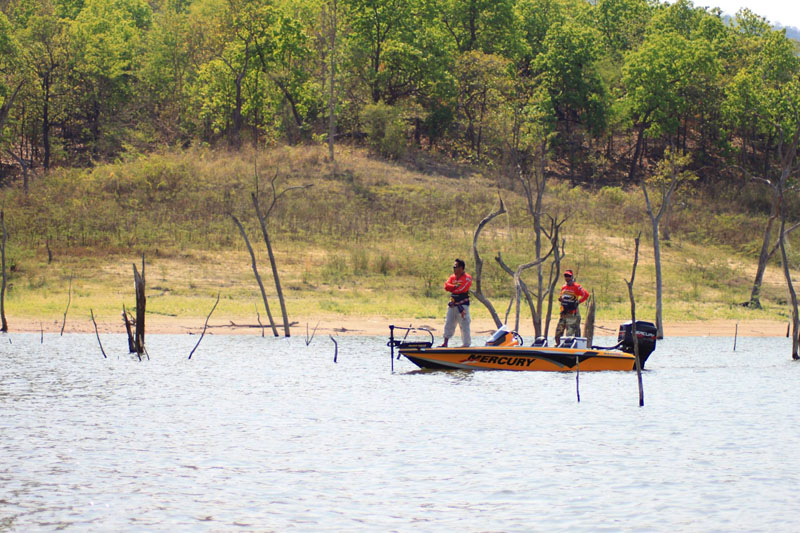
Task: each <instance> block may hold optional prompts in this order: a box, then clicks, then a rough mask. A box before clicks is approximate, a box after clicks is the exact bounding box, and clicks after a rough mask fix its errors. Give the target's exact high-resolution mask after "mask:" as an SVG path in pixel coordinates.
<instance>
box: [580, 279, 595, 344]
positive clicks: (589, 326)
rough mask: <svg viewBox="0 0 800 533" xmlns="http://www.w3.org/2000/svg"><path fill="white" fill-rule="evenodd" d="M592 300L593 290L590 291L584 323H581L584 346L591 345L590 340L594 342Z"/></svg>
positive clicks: (593, 306)
mask: <svg viewBox="0 0 800 533" xmlns="http://www.w3.org/2000/svg"><path fill="white" fill-rule="evenodd" d="M594 301H595V300H594V291H592V298H591V300H589V311H588V312H587V313H586V324H584V325H583V336H584V337H586V346H588V347H589V348H591V347H592V342H594V316H595V305H594Z"/></svg>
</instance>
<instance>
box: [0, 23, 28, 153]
mask: <svg viewBox="0 0 800 533" xmlns="http://www.w3.org/2000/svg"><path fill="white" fill-rule="evenodd" d="M20 59H21V50H20V47H19V43H18V41H17V39H16V36H15V35H14V30H13V27H12V26H11V23H9V21H8V18H7V17H6V15H5V13H3V12H2V11H0V139H2V136H3V130H4V129H5V126H6V122H7V121H8V116H9V113H10V112H11V107H12V106H13V105H14V100H15V99H16V98H17V96H18V95H19V92H20V90H21V89H22V86H23V85H24V84H25V81H26V80H25V75H24V70H23V65H22V63H21V61H20Z"/></svg>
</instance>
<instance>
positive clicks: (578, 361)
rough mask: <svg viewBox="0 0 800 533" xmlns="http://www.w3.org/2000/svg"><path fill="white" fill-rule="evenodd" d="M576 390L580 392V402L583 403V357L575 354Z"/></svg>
mask: <svg viewBox="0 0 800 533" xmlns="http://www.w3.org/2000/svg"><path fill="white" fill-rule="evenodd" d="M575 369H576V370H575V392H576V393H577V394H578V403H581V358H580V356H579V355H577V354H576V355H575Z"/></svg>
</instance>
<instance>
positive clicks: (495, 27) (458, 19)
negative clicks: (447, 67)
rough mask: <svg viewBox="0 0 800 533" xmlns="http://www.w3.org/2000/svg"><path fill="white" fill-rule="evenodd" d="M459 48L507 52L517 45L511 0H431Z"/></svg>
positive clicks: (487, 51) (464, 50)
mask: <svg viewBox="0 0 800 533" xmlns="http://www.w3.org/2000/svg"><path fill="white" fill-rule="evenodd" d="M431 2H432V5H433V6H434V7H435V10H436V13H437V14H438V19H439V20H440V21H441V24H442V25H443V26H444V28H446V31H447V34H448V35H449V36H450V38H451V39H452V40H453V42H454V44H455V48H456V50H457V51H458V52H460V53H464V52H469V51H473V50H478V51H481V52H483V53H485V54H498V55H509V53H510V51H511V50H513V49H514V48H515V47H516V38H515V32H514V30H515V26H516V23H515V14H514V3H515V2H514V1H512V0H431Z"/></svg>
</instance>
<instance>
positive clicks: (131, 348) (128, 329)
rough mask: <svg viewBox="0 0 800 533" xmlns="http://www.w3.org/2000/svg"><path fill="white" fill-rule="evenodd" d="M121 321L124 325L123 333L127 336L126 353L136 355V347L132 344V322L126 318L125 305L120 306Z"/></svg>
mask: <svg viewBox="0 0 800 533" xmlns="http://www.w3.org/2000/svg"><path fill="white" fill-rule="evenodd" d="M122 321H123V322H124V323H125V332H126V333H127V334H128V353H136V347H135V346H134V344H133V331H131V327H133V320H132V319H131V318H128V310H127V309H125V304H122Z"/></svg>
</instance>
